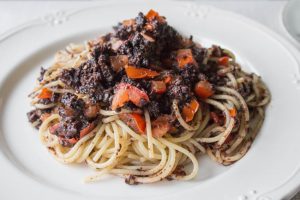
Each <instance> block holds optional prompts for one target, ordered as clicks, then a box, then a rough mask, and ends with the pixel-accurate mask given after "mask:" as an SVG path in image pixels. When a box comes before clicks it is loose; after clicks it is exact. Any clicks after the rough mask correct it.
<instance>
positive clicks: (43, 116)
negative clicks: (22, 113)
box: [40, 113, 50, 121]
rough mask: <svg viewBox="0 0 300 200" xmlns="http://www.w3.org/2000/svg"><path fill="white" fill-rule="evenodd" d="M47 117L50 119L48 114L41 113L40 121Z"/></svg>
mask: <svg viewBox="0 0 300 200" xmlns="http://www.w3.org/2000/svg"><path fill="white" fill-rule="evenodd" d="M48 117H50V113H43V114H42V115H41V117H40V120H42V121H45V120H46V119H47V118H48Z"/></svg>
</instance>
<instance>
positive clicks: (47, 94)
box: [38, 88, 53, 99]
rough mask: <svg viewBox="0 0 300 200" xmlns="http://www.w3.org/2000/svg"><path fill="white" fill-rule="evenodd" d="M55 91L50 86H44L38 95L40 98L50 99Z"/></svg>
mask: <svg viewBox="0 0 300 200" xmlns="http://www.w3.org/2000/svg"><path fill="white" fill-rule="evenodd" d="M52 94H53V92H52V91H51V90H49V89H48V88H43V89H42V91H41V93H40V94H39V95H38V98H39V99H50V98H51V97H52Z"/></svg>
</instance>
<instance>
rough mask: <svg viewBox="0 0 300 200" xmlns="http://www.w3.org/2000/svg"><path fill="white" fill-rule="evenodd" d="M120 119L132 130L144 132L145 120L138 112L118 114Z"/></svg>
mask: <svg viewBox="0 0 300 200" xmlns="http://www.w3.org/2000/svg"><path fill="white" fill-rule="evenodd" d="M119 116H120V119H121V120H122V121H124V122H125V123H126V124H127V125H128V126H130V127H131V128H132V129H133V130H134V131H136V132H138V133H140V134H145V129H146V121H145V119H144V117H143V116H142V115H140V114H138V113H124V114H120V115H119Z"/></svg>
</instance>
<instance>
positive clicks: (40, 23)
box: [0, 1, 300, 200]
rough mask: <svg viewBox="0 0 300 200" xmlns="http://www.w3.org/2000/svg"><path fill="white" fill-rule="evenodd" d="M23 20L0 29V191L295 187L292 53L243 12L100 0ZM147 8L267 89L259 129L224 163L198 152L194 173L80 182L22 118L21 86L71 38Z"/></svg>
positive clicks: (229, 191)
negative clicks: (167, 178) (141, 180)
mask: <svg viewBox="0 0 300 200" xmlns="http://www.w3.org/2000/svg"><path fill="white" fill-rule="evenodd" d="M97 5H99V6H96V7H95V6H92V7H89V8H79V9H78V10H73V11H65V12H59V13H57V14H55V15H48V16H46V17H44V18H42V19H37V20H34V21H32V22H29V23H27V24H25V25H23V26H21V27H17V28H16V29H14V30H12V31H10V32H8V33H7V34H5V35H2V36H1V37H0V52H1V53H0V66H1V72H0V81H1V85H0V97H1V99H0V107H1V108H0V128H1V129H0V130H1V133H0V145H1V146H0V148H1V149H0V150H1V151H0V152H1V153H0V169H1V170H0V199H21V198H24V197H26V199H37V198H39V199H40V198H42V199H45V200H47V199H49V200H50V199H51V200H53V199H122V200H125V199H130V200H135V199H139V200H140V199H172V200H177V199H178V200H179V199H180V200H181V199H183V198H185V199H199V198H202V199H205V200H210V199H212V200H215V199H227V200H233V199H240V200H243V199H244V200H246V199H249V200H250V199H258V200H263V199H281V198H284V197H285V198H286V197H289V196H290V195H292V194H293V193H295V192H296V190H297V187H298V186H300V172H299V171H300V170H299V168H300V160H299V152H300V134H299V113H300V109H299V102H300V93H299V87H300V84H299V83H300V74H299V62H298V61H297V60H296V59H295V58H296V56H298V57H299V54H298V52H297V51H296V50H295V49H294V48H293V47H292V46H291V45H289V44H288V43H286V42H285V41H284V40H283V39H282V38H280V37H279V36H278V35H276V34H275V33H273V32H271V31H270V30H268V29H266V28H265V27H263V26H261V25H259V24H257V23H255V22H253V21H251V20H249V19H246V18H244V17H242V16H239V15H236V14H232V13H229V12H225V11H221V10H218V9H215V8H212V7H206V6H196V5H194V4H191V3H184V2H172V3H171V2H168V1H163V2H162V1H161V2H154V1H147V2H144V1H131V3H128V2H126V3H121V2H118V3H116V2H107V3H104V2H100V3H97ZM150 8H153V9H155V10H157V11H159V13H161V14H162V15H164V16H166V17H167V20H168V22H169V24H171V25H173V26H174V27H175V28H176V29H178V30H179V31H180V32H181V33H183V34H185V35H190V34H191V35H194V37H195V40H197V41H198V42H200V43H204V44H206V45H210V44H212V43H215V44H219V45H221V46H224V47H226V48H228V49H231V50H233V52H234V53H235V54H236V55H237V57H238V60H239V62H240V63H241V64H242V66H243V67H244V68H245V69H247V70H249V71H253V72H255V73H258V74H259V75H261V76H262V77H263V80H264V81H265V82H266V84H267V85H268V86H269V88H270V90H271V93H272V102H271V104H270V105H269V107H268V109H267V117H266V120H265V123H264V125H263V128H262V130H261V132H260V134H259V135H258V137H257V139H256V140H255V142H254V143H253V145H252V148H251V149H250V151H249V152H248V153H247V155H246V156H245V157H244V158H243V159H242V160H240V161H239V162H237V163H236V164H234V165H232V166H230V167H223V166H219V165H217V164H215V163H213V162H212V161H210V160H208V159H207V158H201V159H200V171H199V175H198V177H197V178H196V179H195V180H192V181H187V182H179V181H171V182H160V183H157V184H152V185H138V186H129V185H126V184H125V183H124V181H123V180H122V179H119V178H117V177H106V178H104V180H103V181H102V182H97V183H94V184H84V183H83V182H82V179H83V178H84V177H85V176H86V175H91V174H92V173H93V171H92V170H91V169H89V168H87V167H86V166H78V165H73V166H66V165H62V164H60V163H57V162H56V161H55V160H54V159H53V158H52V157H51V155H50V154H49V153H48V152H47V150H46V148H44V147H43V146H42V145H41V143H40V141H39V138H38V135H37V131H35V130H33V129H32V128H31V126H30V125H29V123H28V122H27V119H26V112H27V111H28V110H29V109H30V107H29V101H28V99H27V94H28V93H29V92H30V91H31V89H32V87H33V85H34V82H35V79H36V77H37V76H38V71H39V67H40V66H42V65H43V66H47V65H49V63H51V61H52V59H53V55H54V53H55V52H56V51H57V50H59V49H61V48H63V47H65V46H66V45H67V44H68V43H70V42H81V41H84V40H87V39H89V38H94V37H96V36H97V35H99V34H103V33H105V32H107V31H108V30H110V29H111V27H112V25H115V24H116V23H117V22H118V21H120V20H122V19H125V18H129V17H134V16H136V15H137V13H138V11H144V12H147V11H148V10H149V9H150Z"/></svg>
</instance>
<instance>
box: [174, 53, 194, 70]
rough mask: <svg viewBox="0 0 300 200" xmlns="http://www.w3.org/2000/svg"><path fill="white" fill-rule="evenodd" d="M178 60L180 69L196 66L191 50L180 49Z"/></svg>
mask: <svg viewBox="0 0 300 200" xmlns="http://www.w3.org/2000/svg"><path fill="white" fill-rule="evenodd" d="M176 59H177V62H178V66H179V67H180V68H183V67H184V66H185V65H186V64H192V63H193V64H196V61H195V60H194V57H193V54H192V51H191V49H179V50H178V51H177V57H176Z"/></svg>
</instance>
